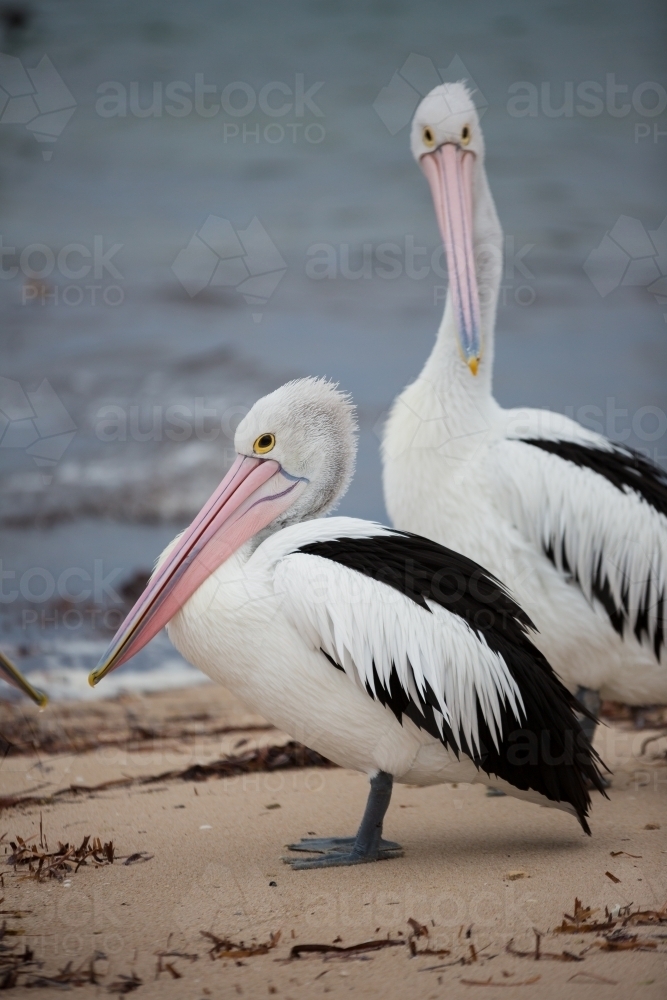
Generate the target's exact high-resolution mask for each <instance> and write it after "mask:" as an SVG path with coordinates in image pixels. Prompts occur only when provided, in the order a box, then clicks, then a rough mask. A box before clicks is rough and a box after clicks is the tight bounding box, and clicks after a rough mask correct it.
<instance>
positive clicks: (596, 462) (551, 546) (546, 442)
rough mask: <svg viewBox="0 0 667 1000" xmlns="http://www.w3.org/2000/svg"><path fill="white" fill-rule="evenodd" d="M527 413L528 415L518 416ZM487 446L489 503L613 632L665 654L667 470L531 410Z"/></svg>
mask: <svg viewBox="0 0 667 1000" xmlns="http://www.w3.org/2000/svg"><path fill="white" fill-rule="evenodd" d="M524 412H531V411H524ZM532 413H533V414H534V416H533V418H532V425H533V426H532V427H531V426H530V424H531V420H530V418H527V421H526V422H525V423H524V426H523V428H522V433H521V435H520V436H517V437H512V436H510V437H506V438H504V439H503V440H501V441H499V442H498V443H497V444H496V445H494V446H493V447H492V449H491V462H492V463H493V472H494V478H495V481H496V483H497V484H498V485H499V486H500V489H499V491H498V492H497V494H496V502H497V503H498V504H500V505H503V506H504V509H505V512H506V513H508V514H509V516H510V518H511V520H512V521H513V523H514V524H515V525H516V527H517V528H518V529H519V531H521V533H522V534H523V535H524V537H526V538H527V539H528V540H530V541H531V542H532V543H533V544H534V545H536V546H538V547H540V548H541V549H542V550H543V551H544V552H545V554H546V555H547V556H548V557H549V559H550V560H551V561H552V562H553V563H554V565H555V566H556V567H557V569H558V570H560V571H561V572H562V573H563V574H564V575H567V576H568V577H570V578H571V579H572V580H574V581H576V583H577V584H578V585H579V587H580V588H581V590H582V592H583V593H584V595H585V596H586V598H587V600H588V601H590V602H591V604H593V603H594V601H599V602H600V604H601V605H602V606H603V607H604V609H605V611H606V612H607V615H608V616H609V620H610V622H611V624H612V625H613V627H614V629H615V630H616V631H617V632H618V634H619V635H620V636H621V637H623V636H627V635H628V634H630V633H634V635H635V636H636V638H637V640H638V641H639V642H642V643H646V644H647V645H650V646H651V647H652V649H653V651H654V653H655V656H656V658H657V659H658V660H660V658H661V655H662V656H663V657H664V645H665V630H666V626H667V607H666V603H667V600H666V599H667V473H665V472H664V471H663V470H662V469H660V468H659V467H658V466H657V465H655V464H654V463H653V462H651V461H649V460H648V459H646V458H645V457H644V456H643V455H640V454H639V453H638V452H636V451H634V450H632V449H631V448H628V447H626V446H623V445H618V444H613V443H612V442H610V441H608V440H607V439H606V438H603V437H601V436H600V435H596V434H592V433H591V432H588V431H585V430H584V429H583V428H580V427H578V425H577V424H574V423H573V422H571V421H569V420H566V419H565V418H564V417H558V415H556V414H550V417H551V420H550V423H551V424H552V426H550V427H545V418H544V415H543V411H532Z"/></svg>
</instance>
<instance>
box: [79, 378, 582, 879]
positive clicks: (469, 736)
mask: <svg viewBox="0 0 667 1000" xmlns="http://www.w3.org/2000/svg"><path fill="white" fill-rule="evenodd" d="M355 426H356V425H355V422H354V415H353V412H352V408H351V404H350V402H349V400H348V398H347V397H345V396H343V395H342V394H341V393H339V392H337V391H336V389H335V387H334V386H332V385H331V384H330V383H327V382H324V381H322V380H315V379H304V380H300V381H298V382H294V383H290V384H288V385H287V386H284V387H283V388H282V389H279V390H277V391H276V392H274V393H272V394H271V395H270V396H267V397H265V398H264V399H262V400H260V401H259V402H258V403H257V404H256V405H255V406H254V407H253V409H252V410H251V411H250V413H249V414H248V416H247V417H246V418H245V419H244V420H243V421H242V422H241V424H240V425H239V428H238V430H237V433H236V439H235V445H236V449H237V452H238V457H237V461H236V463H235V465H234V466H233V468H232V469H231V470H230V472H229V473H228V474H227V476H226V477H225V479H224V480H223V482H222V483H221V485H220V487H219V488H218V490H217V491H216V493H215V494H214V495H213V497H212V498H211V499H210V500H209V501H208V503H207V504H206V505H205V507H204V508H203V509H202V511H201V512H200V514H199V515H198V516H197V517H196V518H195V520H194V521H193V524H192V525H191V526H190V528H188V529H187V530H186V531H185V532H183V533H182V534H181V535H180V536H179V537H178V538H177V539H175V541H174V542H173V543H172V544H171V546H170V547H169V548H168V549H167V550H166V551H165V552H164V553H163V555H162V557H161V559H160V561H159V563H158V566H157V567H156V570H155V573H154V574H153V577H152V578H151V581H150V582H149V584H148V587H147V589H146V591H145V593H144V594H143V595H142V596H141V597H140V598H139V601H138V602H137V604H136V605H135V607H134V608H133V610H132V611H131V612H130V614H129V615H128V618H127V619H126V621H125V622H124V623H123V625H121V628H120V629H119V631H118V634H117V635H116V637H115V638H114V641H113V642H112V645H111V647H110V650H109V652H108V654H107V655H106V656H105V658H104V659H103V661H102V663H101V665H100V667H99V668H98V670H97V671H96V672H94V674H93V675H91V679H92V682H93V683H96V682H97V681H98V680H99V679H100V678H101V677H103V676H104V674H105V673H107V672H108V671H109V670H111V669H114V667H116V666H118V665H119V664H120V663H122V662H124V661H125V660H127V659H128V658H129V657H130V656H132V655H133V654H134V653H135V652H136V651H137V650H138V649H140V648H141V647H142V646H143V645H144V644H145V643H146V642H147V641H149V639H150V638H151V637H152V636H153V635H155V634H156V633H157V631H159V629H160V628H161V627H162V625H164V624H166V625H167V628H168V633H169V637H170V639H171V640H172V642H173V643H174V645H175V646H176V647H177V648H178V649H179V650H180V651H181V652H182V653H183V655H184V656H185V657H186V658H187V659H188V660H190V662H191V663H193V664H195V665H196V666H198V667H199V668H200V669H201V670H203V671H204V672H205V673H206V674H208V675H209V676H210V677H211V678H213V679H214V680H216V681H219V682H220V683H222V684H224V685H225V686H226V687H228V688H229V689H230V690H232V691H234V692H235V693H236V694H237V695H238V696H239V697H240V698H241V699H242V700H243V701H244V702H245V703H246V704H247V705H248V706H249V707H250V708H252V709H254V710H255V711H257V712H259V713H260V714H262V715H263V716H264V717H265V718H267V719H269V720H270V721H271V722H273V723H274V724H275V725H276V726H278V727H279V728H281V729H283V730H285V731H286V732H288V733H290V734H291V735H292V736H294V737H296V738H298V739H300V740H301V741H302V742H303V743H306V744H307V745H308V746H310V747H312V748H314V749H316V750H318V751H319V752H320V753H322V754H324V755H325V756H326V757H328V758H329V759H331V760H333V761H335V762H336V763H338V764H340V765H342V766H344V767H352V768H355V769H357V770H360V771H363V772H365V773H366V774H368V775H369V777H370V779H371V794H370V796H369V802H368V805H367V809H366V813H365V815H364V819H363V821H362V825H361V827H360V829H359V832H358V834H357V837H356V838H348V839H346V840H344V841H342V842H341V841H340V840H339V839H336V838H333V839H332V838H325V839H324V840H318V841H317V843H315V842H313V841H308V840H305V841H303V842H301V843H299V844H297V845H293V848H294V850H297V851H311V852H312V851H319V852H321V853H322V855H323V857H322V858H320V859H316V860H309V861H305V862H296V865H297V867H304V866H305V867H313V866H320V865H340V864H358V863H361V862H363V861H370V860H377V859H378V858H381V857H385V858H388V857H395V856H396V855H397V852H399V851H400V848H399V846H398V845H396V844H392V843H390V842H387V841H383V840H381V831H382V820H383V817H384V813H385V812H386V809H387V807H388V805H389V799H390V795H391V785H392V782H393V781H394V780H397V781H403V782H409V783H413V784H421V785H428V784H433V783H437V782H442V781H481V782H483V783H485V784H487V785H493V786H495V787H501V788H504V789H505V790H507V791H508V792H510V793H511V794H514V795H516V796H518V797H519V798H523V799H527V800H529V801H532V802H539V803H541V804H544V805H551V806H556V807H559V808H562V809H566V810H567V811H569V812H571V813H574V814H575V815H576V816H577V817H578V819H579V821H580V822H581V824H582V826H583V828H584V829H585V830H587V831H588V826H587V823H586V814H587V812H588V808H589V805H590V800H589V796H588V792H587V787H588V783H592V784H593V785H595V786H597V787H598V788H600V789H601V778H600V775H599V772H598V769H597V762H596V757H595V754H594V753H593V752H592V750H591V748H590V746H589V745H588V743H587V741H586V740H585V738H583V736H582V733H581V729H580V726H579V724H578V722H577V721H576V719H575V716H574V714H573V707H574V704H575V703H574V700H573V699H572V697H571V695H570V694H569V693H568V692H567V691H566V689H565V688H564V687H563V686H562V685H561V684H560V682H559V681H558V680H557V678H556V677H555V675H554V674H553V671H552V670H551V668H550V667H549V665H548V663H547V662H546V660H545V659H544V657H542V655H541V654H540V653H539V651H538V650H537V649H536V648H535V646H534V645H532V644H531V642H530V639H529V632H530V631H531V624H530V622H529V620H528V619H527V618H526V616H525V615H524V613H523V612H522V611H521V609H520V608H519V607H518V606H517V605H516V604H515V602H514V601H513V600H512V598H511V597H510V596H509V594H508V593H507V592H506V591H505V589H504V587H503V586H502V585H501V584H499V583H498V581H497V580H494V579H493V578H491V577H490V576H489V575H488V574H487V573H486V572H485V571H484V570H483V569H482V568H481V567H479V566H477V565H476V564H475V563H473V562H471V561H470V560H468V559H466V558H465V557H462V556H460V555H459V554H458V553H455V552H449V551H448V550H446V549H444V548H442V547H441V546H439V545H437V544H436V543H434V542H432V541H430V540H428V539H425V538H420V537H418V536H413V535H409V534H406V533H404V532H399V531H396V530H395V529H391V528H386V527H383V526H382V525H379V524H375V523H373V522H369V521H361V520H357V519H355V518H347V517H331V518H326V519H321V518H319V517H318V515H319V514H320V513H321V512H322V511H324V510H329V509H331V507H332V506H333V505H334V504H335V503H336V502H337V500H338V499H339V497H340V496H341V495H342V492H343V491H344V489H345V488H346V486H347V484H348V482H349V478H350V475H351V473H352V469H353V465H354V455H355ZM258 456H261V457H258ZM580 737H581V739H579V738H580ZM545 740H546V743H545ZM526 741H527V743H528V746H527V748H526V747H525V746H523V752H524V757H522V758H521V759H519V757H520V750H521V746H522V745H523V743H525V742H526ZM582 741H583V742H582ZM552 744H553V745H552ZM526 752H527V753H528V757H525V753H526ZM552 753H553V759H552V757H551V756H550V754H552ZM517 754H519V757H517Z"/></svg>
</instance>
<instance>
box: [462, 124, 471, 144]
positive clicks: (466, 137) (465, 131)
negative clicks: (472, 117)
mask: <svg viewBox="0 0 667 1000" xmlns="http://www.w3.org/2000/svg"><path fill="white" fill-rule="evenodd" d="M470 139H471V136H470V126H469V125H464V126H463V128H462V129H461V145H462V146H467V145H468V143H469V142H470Z"/></svg>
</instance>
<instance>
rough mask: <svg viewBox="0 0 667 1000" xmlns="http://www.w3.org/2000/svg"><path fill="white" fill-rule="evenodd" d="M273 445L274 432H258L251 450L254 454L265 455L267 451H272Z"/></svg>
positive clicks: (274, 444)
mask: <svg viewBox="0 0 667 1000" xmlns="http://www.w3.org/2000/svg"><path fill="white" fill-rule="evenodd" d="M275 446H276V436H275V434H260V435H259V437H258V438H257V440H256V441H255V443H254V445H253V446H252V450H253V451H254V452H255V454H256V455H266V454H267V453H268V452H270V451H273V449H274V448H275Z"/></svg>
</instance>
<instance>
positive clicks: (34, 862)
mask: <svg viewBox="0 0 667 1000" xmlns="http://www.w3.org/2000/svg"><path fill="white" fill-rule="evenodd" d="M10 844H11V847H12V853H11V854H10V855H9V857H8V859H7V864H8V865H12V866H13V867H14V868H16V869H19V868H24V869H27V872H26V874H25V877H26V878H34V879H36V880H37V881H38V882H45V881H46V880H47V879H50V878H54V879H58V880H59V881H62V880H63V879H64V878H65V877H66V876H67V875H69V874H70V873H71V872H72V871H74V872H77V871H78V870H79V868H81V866H82V865H88V864H92V865H94V867H95V868H102V867H103V866H104V865H112V864H113V862H114V845H113V841H112V840H109V841H107V842H106V843H104V844H103V843H102V842H101V840H100V838H99V837H93V839H92V842H91V839H90V836H86V837H84V838H83V840H82V841H81V843H80V845H79V846H78V847H76V845H75V844H69V843H67V844H62V843H60V841H58V848H57V850H55V851H49V849H48V846H45V845H44V842H43V841H42V844H28V843H26V841H25V840H23V838H22V837H18V836H17V837H16V840H15V841H14V840H12V841H10Z"/></svg>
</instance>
